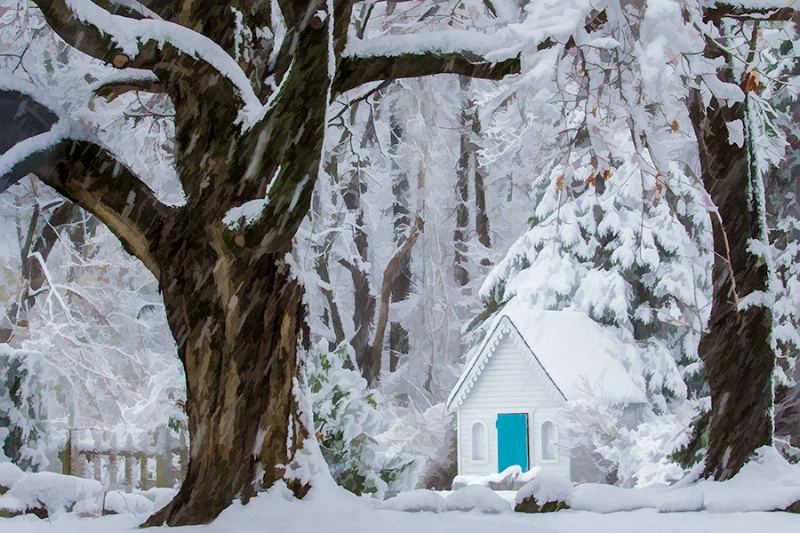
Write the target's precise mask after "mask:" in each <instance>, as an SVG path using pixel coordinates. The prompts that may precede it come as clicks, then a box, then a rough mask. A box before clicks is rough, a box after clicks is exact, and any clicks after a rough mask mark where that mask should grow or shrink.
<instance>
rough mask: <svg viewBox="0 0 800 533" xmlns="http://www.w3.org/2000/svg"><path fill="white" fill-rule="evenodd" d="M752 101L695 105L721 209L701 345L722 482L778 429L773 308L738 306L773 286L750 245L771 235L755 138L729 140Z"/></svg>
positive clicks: (712, 467) (706, 167) (715, 467)
mask: <svg viewBox="0 0 800 533" xmlns="http://www.w3.org/2000/svg"><path fill="white" fill-rule="evenodd" d="M707 53H708V50H707ZM746 106H747V98H746V99H745V102H744V103H736V104H730V105H729V106H725V105H723V104H722V103H720V102H719V101H717V100H716V99H715V98H712V100H711V103H710V105H709V107H708V108H707V109H706V108H705V106H704V105H703V103H702V96H701V95H700V93H699V91H697V90H695V91H693V92H692V96H691V98H690V104H689V107H690V115H691V118H692V123H693V125H694V129H695V134H696V135H697V139H698V145H699V149H700V162H701V168H702V177H703V184H704V185H705V188H706V191H708V193H709V194H710V196H711V200H712V201H713V202H714V205H715V206H716V208H717V210H718V211H717V214H715V213H712V215H711V219H712V224H713V230H714V253H715V256H716V257H715V261H714V267H713V270H712V279H713V284H714V287H713V304H712V308H711V316H710V318H709V323H708V331H707V332H705V333H704V334H703V336H702V337H701V340H700V346H699V348H698V352H699V355H700V357H701V358H702V360H703V362H704V363H705V365H706V370H707V375H708V383H709V386H710V389H711V430H710V436H709V446H708V451H707V454H706V463H705V476H706V477H712V478H714V479H716V480H720V481H721V480H725V479H729V478H730V477H732V476H733V475H734V474H736V473H737V472H738V471H739V469H740V468H741V467H742V466H743V465H744V463H745V462H746V461H747V460H748V459H749V458H750V456H751V455H752V454H753V452H754V451H755V450H756V449H758V448H759V447H761V446H765V445H771V444H772V433H773V420H772V408H773V400H774V398H773V382H772V373H773V370H774V366H775V354H774V352H773V349H772V347H771V345H770V334H771V331H772V314H771V311H770V308H769V307H767V306H766V305H760V304H759V303H758V302H756V303H755V304H754V305H749V306H742V305H740V303H741V301H742V299H743V298H745V297H746V296H748V295H752V294H753V293H757V292H759V291H761V292H764V293H766V292H767V290H768V286H767V280H768V271H767V265H766V264H765V263H764V261H763V259H762V258H761V257H760V256H759V255H757V254H756V253H753V251H751V249H750V246H751V241H753V240H760V239H761V238H762V236H763V235H764V234H765V233H764V228H763V223H764V220H763V217H762V213H763V208H764V206H763V205H760V202H761V201H762V200H763V198H758V195H757V194H756V190H757V187H758V183H757V180H760V179H761V178H760V176H759V175H758V173H757V172H753V169H752V168H751V166H750V165H751V163H750V158H749V156H748V149H749V147H750V143H752V142H753V141H752V139H749V138H747V136H745V140H744V143H743V145H742V146H741V147H740V146H736V145H734V144H731V143H730V142H729V140H728V126H727V125H728V123H730V122H732V121H734V120H742V121H746V120H747V116H746V115H747V113H746ZM717 215H718V216H717Z"/></svg>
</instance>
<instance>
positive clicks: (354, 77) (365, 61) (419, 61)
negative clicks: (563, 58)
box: [333, 52, 521, 95]
mask: <svg viewBox="0 0 800 533" xmlns="http://www.w3.org/2000/svg"><path fill="white" fill-rule="evenodd" d="M520 68H521V67H520V60H519V57H515V58H511V59H506V60H505V61H500V62H497V63H493V62H490V61H487V60H485V59H483V58H481V57H480V56H477V55H474V54H471V53H469V52H462V53H437V52H424V53H419V54H413V53H409V54H403V55H398V56H373V57H353V56H345V57H343V58H342V60H341V63H340V64H339V69H338V71H337V73H336V79H335V80H334V83H333V92H334V94H337V95H338V94H341V93H343V92H345V91H348V90H350V89H354V88H355V87H358V86H359V85H363V84H364V83H369V82H371V81H384V80H394V79H399V78H416V77H420V76H430V75H433V74H461V75H463V76H469V77H472V78H483V79H489V80H499V79H502V78H503V77H504V76H507V75H509V74H519V72H520Z"/></svg>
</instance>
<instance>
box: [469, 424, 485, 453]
mask: <svg viewBox="0 0 800 533" xmlns="http://www.w3.org/2000/svg"><path fill="white" fill-rule="evenodd" d="M488 444H489V442H488V439H487V438H486V426H485V425H484V424H483V422H475V423H474V424H472V460H473V461H485V460H486V455H487V451H486V448H487V447H488Z"/></svg>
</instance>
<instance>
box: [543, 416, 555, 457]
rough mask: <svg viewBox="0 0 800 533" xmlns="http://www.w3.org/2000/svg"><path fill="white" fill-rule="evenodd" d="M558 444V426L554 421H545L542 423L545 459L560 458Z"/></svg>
mask: <svg viewBox="0 0 800 533" xmlns="http://www.w3.org/2000/svg"><path fill="white" fill-rule="evenodd" d="M556 444H558V433H557V430H556V426H555V425H554V424H553V423H552V422H545V423H544V424H542V460H543V461H555V460H556V459H558V455H556Z"/></svg>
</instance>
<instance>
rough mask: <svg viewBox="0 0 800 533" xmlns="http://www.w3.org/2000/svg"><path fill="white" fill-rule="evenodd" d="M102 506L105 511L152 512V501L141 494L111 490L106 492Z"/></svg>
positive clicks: (119, 512)
mask: <svg viewBox="0 0 800 533" xmlns="http://www.w3.org/2000/svg"><path fill="white" fill-rule="evenodd" d="M104 508H105V510H106V512H109V511H110V512H113V513H117V514H126V513H131V514H135V515H139V514H150V513H152V512H153V502H151V501H150V500H149V499H147V498H146V497H145V496H142V495H141V494H128V493H125V492H120V491H117V490H113V491H111V492H109V493H108V494H106V501H105V504H104Z"/></svg>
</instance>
